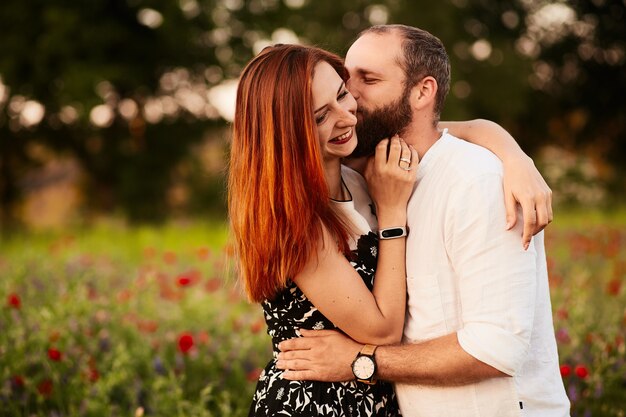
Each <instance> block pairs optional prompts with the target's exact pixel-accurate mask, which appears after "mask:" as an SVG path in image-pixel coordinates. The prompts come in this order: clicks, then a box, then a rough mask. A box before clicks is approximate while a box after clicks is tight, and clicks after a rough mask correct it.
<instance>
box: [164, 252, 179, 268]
mask: <svg viewBox="0 0 626 417" xmlns="http://www.w3.org/2000/svg"><path fill="white" fill-rule="evenodd" d="M163 261H164V262H165V263H166V264H169V265H171V264H173V263H176V253H174V252H172V251H167V252H165V253H164V254H163Z"/></svg>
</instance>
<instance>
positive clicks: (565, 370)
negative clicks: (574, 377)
mask: <svg viewBox="0 0 626 417" xmlns="http://www.w3.org/2000/svg"><path fill="white" fill-rule="evenodd" d="M571 373H572V367H571V366H569V365H561V376H562V377H563V378H566V377H568V376H570V375H571Z"/></svg>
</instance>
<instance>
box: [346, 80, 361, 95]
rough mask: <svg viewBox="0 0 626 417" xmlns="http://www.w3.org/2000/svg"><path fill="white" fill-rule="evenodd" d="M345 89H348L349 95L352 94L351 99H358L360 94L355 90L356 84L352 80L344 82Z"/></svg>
mask: <svg viewBox="0 0 626 417" xmlns="http://www.w3.org/2000/svg"><path fill="white" fill-rule="evenodd" d="M346 88H347V89H348V91H349V92H350V94H352V97H354V99H355V100H358V99H359V96H360V94H359V92H358V89H357V88H356V83H355V82H354V81H353V80H352V78H349V79H348V81H346Z"/></svg>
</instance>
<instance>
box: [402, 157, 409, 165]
mask: <svg viewBox="0 0 626 417" xmlns="http://www.w3.org/2000/svg"><path fill="white" fill-rule="evenodd" d="M400 162H408V163H409V164H410V163H411V160H410V159H407V158H400Z"/></svg>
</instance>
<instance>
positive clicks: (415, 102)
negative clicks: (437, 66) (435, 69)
mask: <svg viewBox="0 0 626 417" xmlns="http://www.w3.org/2000/svg"><path fill="white" fill-rule="evenodd" d="M437 88H438V86H437V80H435V79H434V78H433V77H431V76H426V77H424V78H423V79H422V80H421V81H420V82H418V83H417V84H416V85H415V87H413V91H412V92H411V106H412V107H413V108H414V109H415V110H423V109H424V108H426V107H428V106H429V105H432V106H434V105H435V100H436V97H437Z"/></svg>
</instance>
